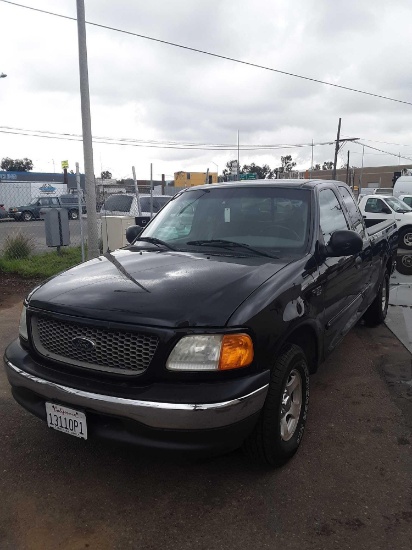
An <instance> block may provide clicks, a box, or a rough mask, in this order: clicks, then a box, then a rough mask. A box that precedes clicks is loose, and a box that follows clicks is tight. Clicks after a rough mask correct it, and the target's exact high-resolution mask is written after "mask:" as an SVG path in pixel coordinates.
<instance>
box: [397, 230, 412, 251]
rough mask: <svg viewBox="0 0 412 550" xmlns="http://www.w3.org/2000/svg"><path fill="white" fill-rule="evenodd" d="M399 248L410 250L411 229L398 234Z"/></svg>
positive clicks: (411, 243) (411, 242) (411, 248)
mask: <svg viewBox="0 0 412 550" xmlns="http://www.w3.org/2000/svg"><path fill="white" fill-rule="evenodd" d="M399 246H400V248H406V249H407V250H412V227H409V228H406V229H403V230H402V231H400V232H399Z"/></svg>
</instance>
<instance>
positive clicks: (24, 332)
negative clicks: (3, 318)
mask: <svg viewBox="0 0 412 550" xmlns="http://www.w3.org/2000/svg"><path fill="white" fill-rule="evenodd" d="M19 334H20V336H21V337H22V338H24V339H25V340H28V339H29V335H28V333H27V320H26V306H23V309H22V310H21V316H20V324H19Z"/></svg>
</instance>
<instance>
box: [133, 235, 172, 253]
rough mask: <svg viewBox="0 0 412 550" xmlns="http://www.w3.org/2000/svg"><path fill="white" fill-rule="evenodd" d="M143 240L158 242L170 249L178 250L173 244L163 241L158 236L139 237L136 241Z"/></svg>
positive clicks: (152, 242)
mask: <svg viewBox="0 0 412 550" xmlns="http://www.w3.org/2000/svg"><path fill="white" fill-rule="evenodd" d="M136 241H143V242H147V243H151V244H157V245H158V246H165V247H166V248H168V249H169V250H176V248H174V247H173V246H170V244H168V243H165V241H162V240H161V239H157V238H156V237H137V239H136V240H135V241H134V242H136Z"/></svg>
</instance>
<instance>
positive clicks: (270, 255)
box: [186, 239, 278, 259]
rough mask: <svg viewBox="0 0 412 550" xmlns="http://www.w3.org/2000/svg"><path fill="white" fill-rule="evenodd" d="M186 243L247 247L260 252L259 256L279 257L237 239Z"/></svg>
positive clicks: (190, 243)
mask: <svg viewBox="0 0 412 550" xmlns="http://www.w3.org/2000/svg"><path fill="white" fill-rule="evenodd" d="M186 244H189V245H193V246H221V247H222V248H238V247H239V248H246V249H247V250H250V251H251V252H256V254H259V256H267V257H268V258H274V259H277V258H278V256H272V254H268V253H267V252H262V251H261V250H258V249H257V248H253V246H249V245H248V244H245V243H237V242H235V241H226V240H224V239H209V240H207V239H205V240H199V241H189V242H187V243H186Z"/></svg>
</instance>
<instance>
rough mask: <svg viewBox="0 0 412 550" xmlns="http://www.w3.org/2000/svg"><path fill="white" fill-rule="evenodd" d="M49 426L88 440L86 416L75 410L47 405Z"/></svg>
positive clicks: (54, 404) (53, 404) (51, 404)
mask: <svg viewBox="0 0 412 550" xmlns="http://www.w3.org/2000/svg"><path fill="white" fill-rule="evenodd" d="M46 414H47V425H48V426H49V428H53V430H58V431H59V432H64V433H66V434H69V435H74V436H75V437H81V438H83V439H87V422H86V415H85V414H84V413H82V412H80V411H76V410H75V409H70V408H69V407H64V406H63V405H56V403H46Z"/></svg>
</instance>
